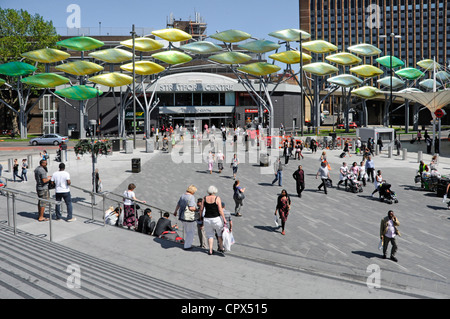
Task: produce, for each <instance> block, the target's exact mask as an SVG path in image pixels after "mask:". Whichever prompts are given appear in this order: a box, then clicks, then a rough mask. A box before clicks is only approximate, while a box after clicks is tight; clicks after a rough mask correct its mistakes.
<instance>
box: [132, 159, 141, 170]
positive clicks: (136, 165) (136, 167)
mask: <svg viewBox="0 0 450 319" xmlns="http://www.w3.org/2000/svg"><path fill="white" fill-rule="evenodd" d="M131 172H132V173H140V172H141V159H140V158H132V159H131Z"/></svg>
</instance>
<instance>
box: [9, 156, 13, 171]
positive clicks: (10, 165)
mask: <svg viewBox="0 0 450 319" xmlns="http://www.w3.org/2000/svg"><path fill="white" fill-rule="evenodd" d="M13 161H14V160H13V159H12V158H8V172H12V170H13Z"/></svg>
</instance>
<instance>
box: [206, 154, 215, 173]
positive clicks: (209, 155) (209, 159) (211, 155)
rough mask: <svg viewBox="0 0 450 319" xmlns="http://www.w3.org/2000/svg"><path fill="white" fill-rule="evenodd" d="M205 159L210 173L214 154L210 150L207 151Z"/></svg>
mask: <svg viewBox="0 0 450 319" xmlns="http://www.w3.org/2000/svg"><path fill="white" fill-rule="evenodd" d="M207 161H208V170H209V173H210V174H212V169H213V166H214V154H213V153H212V152H211V151H209V154H208V158H207Z"/></svg>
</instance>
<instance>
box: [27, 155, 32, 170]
mask: <svg viewBox="0 0 450 319" xmlns="http://www.w3.org/2000/svg"><path fill="white" fill-rule="evenodd" d="M27 163H28V167H29V168H31V167H33V155H27Z"/></svg>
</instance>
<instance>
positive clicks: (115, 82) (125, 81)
mask: <svg viewBox="0 0 450 319" xmlns="http://www.w3.org/2000/svg"><path fill="white" fill-rule="evenodd" d="M89 81H91V82H93V83H97V84H101V85H105V86H109V87H117V86H123V85H129V84H131V83H133V78H132V77H131V76H129V75H126V74H123V73H118V72H111V73H105V74H100V75H96V76H93V77H91V78H89Z"/></svg>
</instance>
